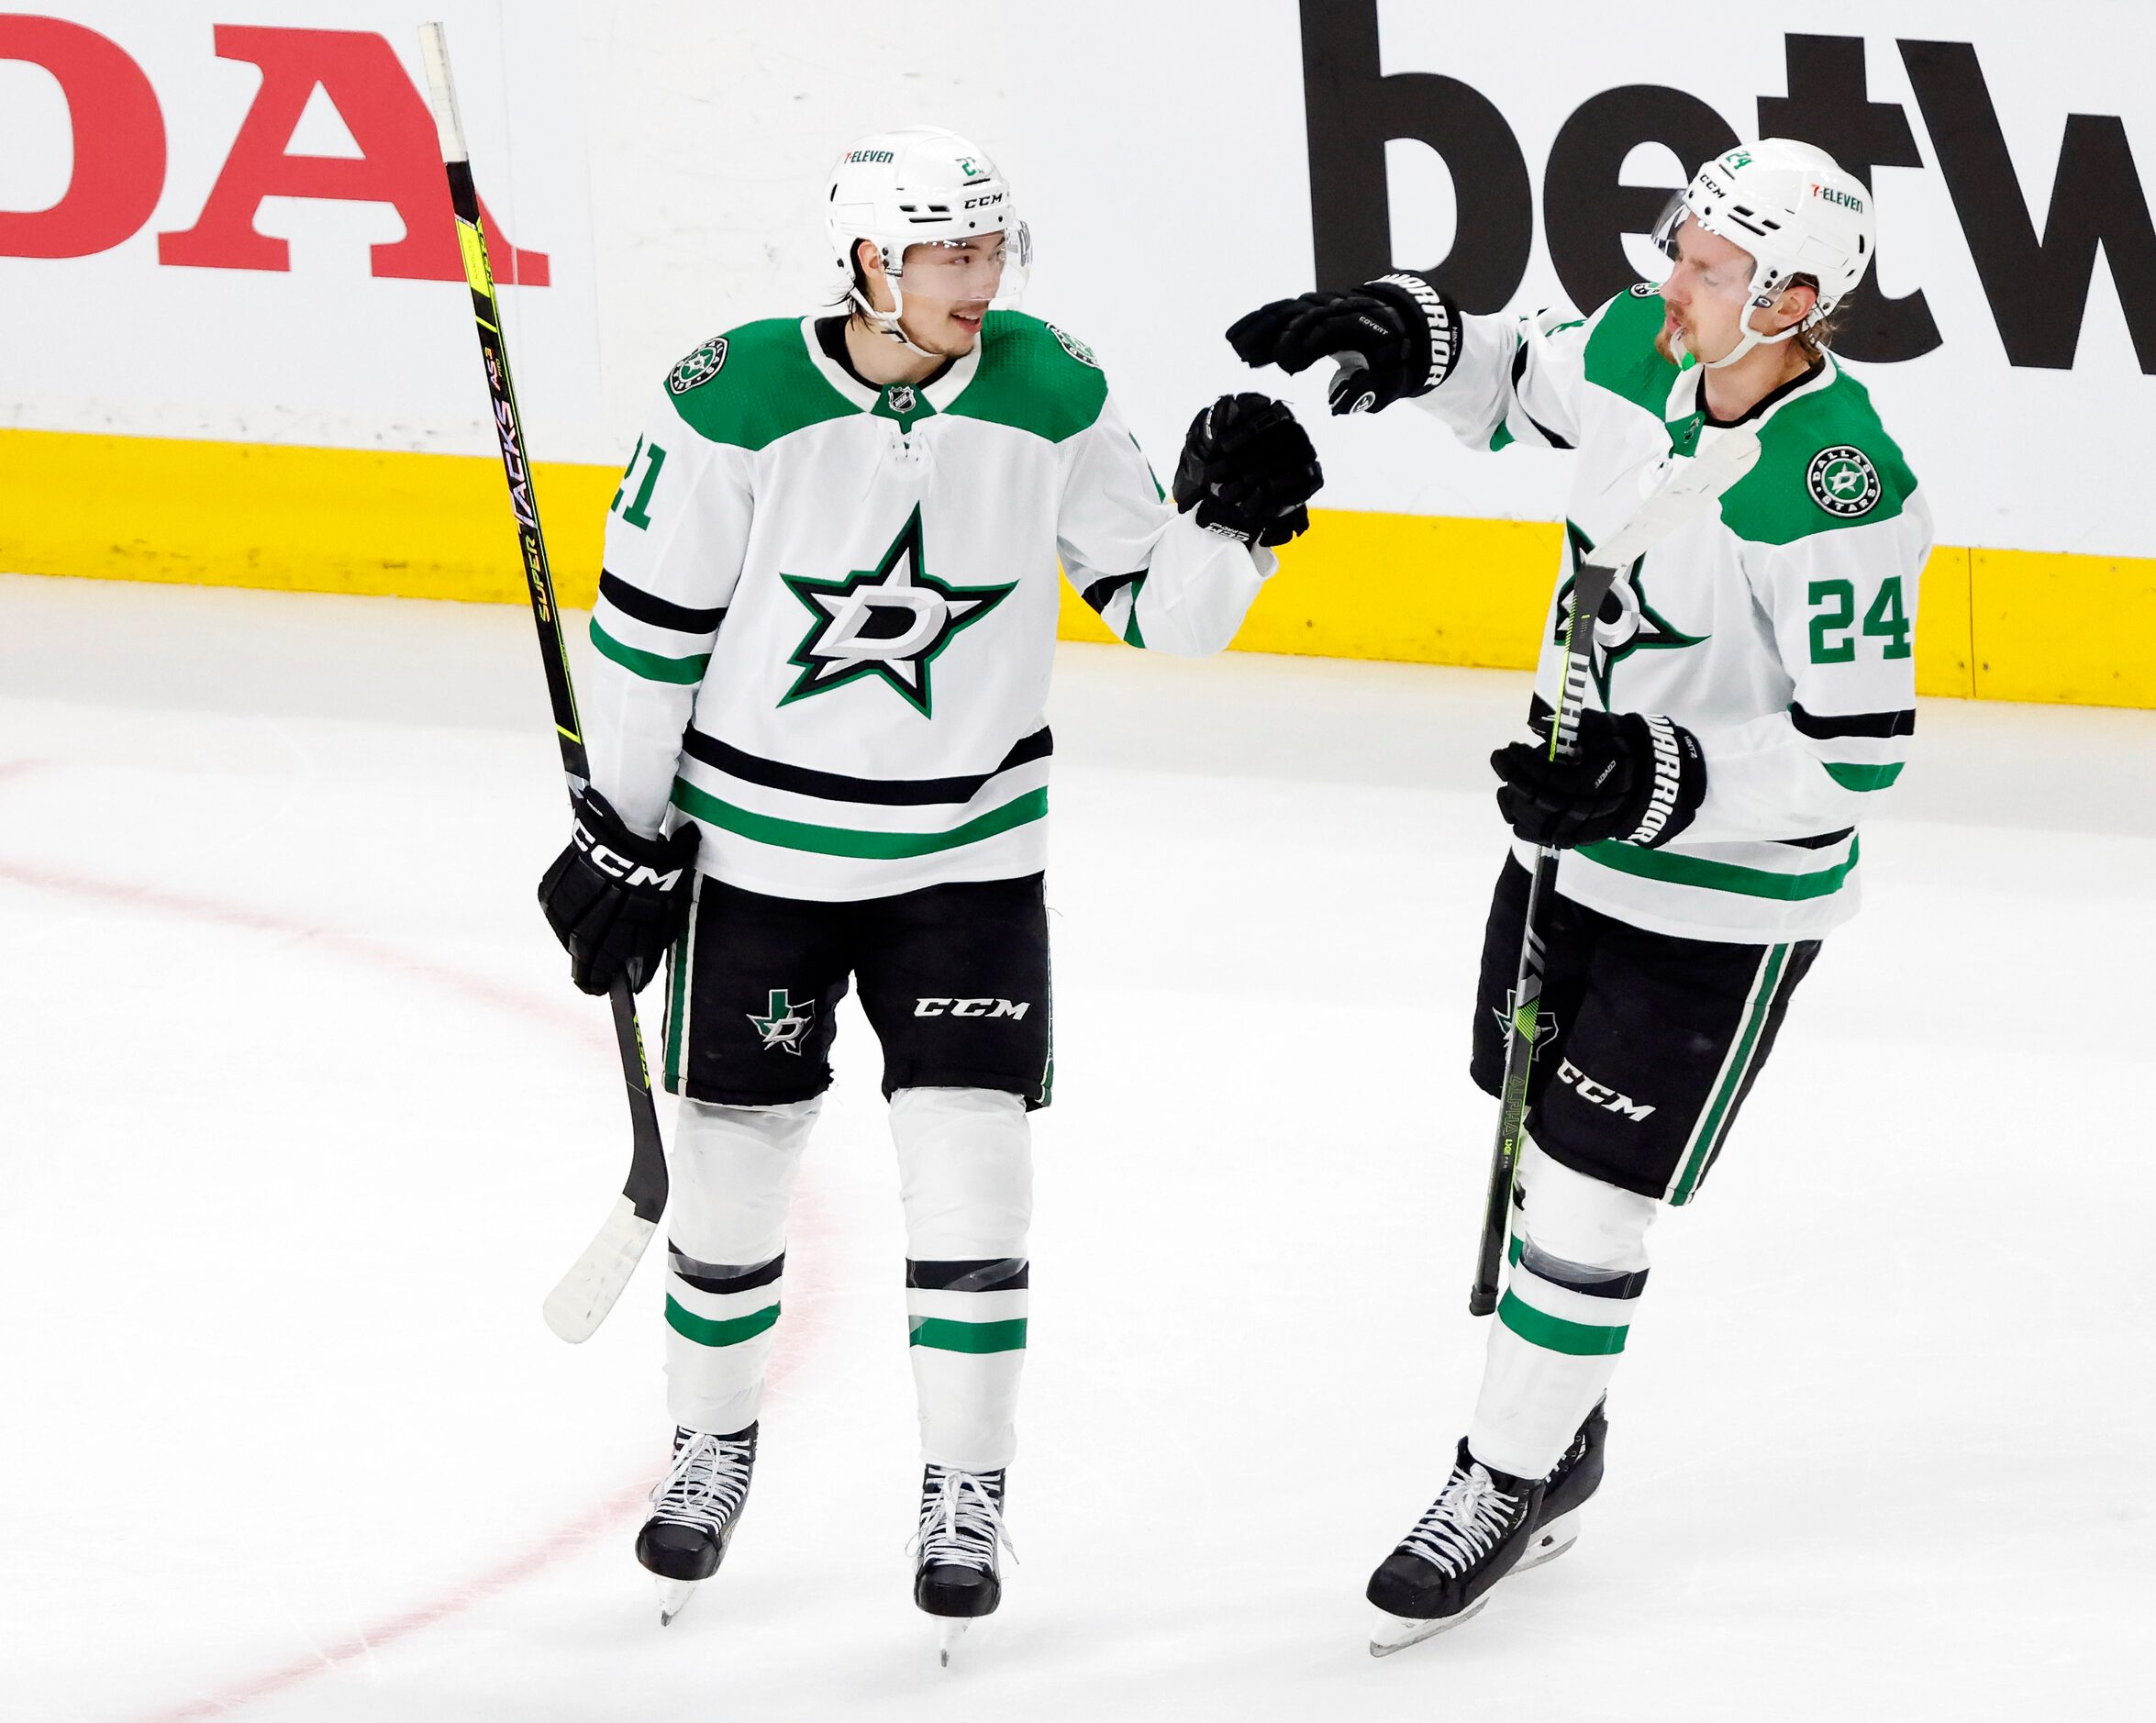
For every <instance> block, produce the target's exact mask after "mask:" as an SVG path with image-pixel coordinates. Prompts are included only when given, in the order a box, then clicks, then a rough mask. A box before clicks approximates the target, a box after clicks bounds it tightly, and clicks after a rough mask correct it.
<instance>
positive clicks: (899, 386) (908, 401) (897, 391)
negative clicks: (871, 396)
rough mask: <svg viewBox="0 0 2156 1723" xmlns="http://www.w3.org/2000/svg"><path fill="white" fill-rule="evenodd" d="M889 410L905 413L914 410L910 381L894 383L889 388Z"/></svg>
mask: <svg viewBox="0 0 2156 1723" xmlns="http://www.w3.org/2000/svg"><path fill="white" fill-rule="evenodd" d="M889 393H890V401H891V410H892V411H893V412H894V413H899V414H906V413H910V412H912V411H913V410H914V405H915V397H914V392H913V385H912V384H910V383H895V384H892V385H891V388H890V392H889Z"/></svg>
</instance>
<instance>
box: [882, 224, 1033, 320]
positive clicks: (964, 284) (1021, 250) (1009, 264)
mask: <svg viewBox="0 0 2156 1723" xmlns="http://www.w3.org/2000/svg"><path fill="white" fill-rule="evenodd" d="M1032 264H1033V236H1032V234H1031V232H1030V230H1029V229H1028V228H1027V226H1026V224H1025V223H1024V222H1020V223H1019V224H1018V225H1017V227H1016V228H1008V229H1006V230H1004V231H1002V232H998V233H984V234H982V235H980V236H979V237H978V238H972V239H930V240H924V241H921V242H918V243H917V244H914V245H909V246H907V247H906V257H905V260H904V268H903V270H902V272H901V273H900V275H899V282H900V283H901V285H902V286H903V287H904V289H905V291H906V294H907V295H909V296H910V295H919V296H920V297H921V298H923V299H932V300H936V301H939V302H940V303H943V304H946V305H957V304H962V303H964V302H966V301H969V300H979V301H993V300H1002V301H1006V302H1014V303H1015V302H1016V300H1017V298H1018V297H1019V295H1022V294H1023V293H1024V292H1025V290H1026V280H1027V276H1028V273H1029V272H1031V269H1032Z"/></svg>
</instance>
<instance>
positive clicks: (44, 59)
mask: <svg viewBox="0 0 2156 1723" xmlns="http://www.w3.org/2000/svg"><path fill="white" fill-rule="evenodd" d="M0 60H27V61H29V62H30V63H31V64H32V65H34V66H42V67H44V68H45V70H46V71H48V72H50V73H51V74H52V75H53V76H54V77H55V78H57V79H59V80H60V88H61V94H63V95H65V96H66V97H67V115H68V123H69V126H70V127H71V128H72V130H73V132H74V150H75V167H74V176H73V177H72V179H70V180H69V181H68V183H67V191H66V193H65V195H62V196H61V200H60V201H59V202H58V203H57V204H55V205H53V206H52V207H51V208H50V209H37V210H21V209H8V210H0V255H4V256H7V257H88V256H90V255H91V254H92V253H93V252H96V251H109V250H112V248H113V247H114V246H116V245H117V244H119V243H120V242H121V241H122V240H123V239H130V238H132V237H133V236H134V234H135V232H136V231H137V229H139V228H140V227H141V226H142V224H143V223H144V222H146V221H148V220H149V219H150V211H151V210H153V209H155V208H156V207H157V200H158V195H159V194H160V193H161V192H162V191H163V190H164V183H165V123H164V116H163V115H161V113H159V112H158V108H157V93H156V92H155V91H154V90H152V89H151V88H150V80H149V79H148V78H146V77H144V76H143V75H142V68H141V67H139V66H138V65H137V64H136V63H135V62H134V61H132V60H130V59H128V54H127V50H125V49H123V48H121V47H120V45H119V44H118V43H117V42H115V41H112V40H110V39H107V38H106V37H103V36H100V35H98V33H97V32H96V31H95V30H89V29H84V28H83V27H82V26H81V25H80V24H69V23H66V22H64V21H63V20H61V19H60V18H35V17H24V16H22V15H21V14H18V13H9V14H5V15H0Z"/></svg>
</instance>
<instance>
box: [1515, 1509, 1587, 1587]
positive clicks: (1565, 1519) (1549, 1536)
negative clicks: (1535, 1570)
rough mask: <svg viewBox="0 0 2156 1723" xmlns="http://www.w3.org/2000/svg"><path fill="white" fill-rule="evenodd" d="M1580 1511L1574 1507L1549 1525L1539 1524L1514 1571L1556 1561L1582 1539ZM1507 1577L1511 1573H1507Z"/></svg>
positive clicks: (1524, 1571) (1519, 1571)
mask: <svg viewBox="0 0 2156 1723" xmlns="http://www.w3.org/2000/svg"><path fill="white" fill-rule="evenodd" d="M1580 1512H1581V1510H1580V1509H1579V1508H1576V1507H1575V1508H1573V1511H1572V1512H1571V1513H1569V1514H1560V1515H1559V1516H1558V1517H1556V1518H1555V1519H1553V1520H1551V1521H1550V1523H1549V1524H1548V1525H1547V1526H1537V1527H1536V1528H1535V1535H1534V1536H1533V1537H1532V1538H1530V1539H1528V1547H1527V1549H1526V1551H1524V1552H1523V1553H1522V1554H1521V1556H1520V1558H1519V1560H1518V1561H1517V1562H1514V1563H1513V1564H1512V1573H1526V1572H1527V1571H1528V1569H1529V1568H1531V1567H1540V1566H1541V1565H1542V1563H1543V1562H1554V1561H1556V1560H1557V1558H1558V1557H1559V1556H1561V1555H1562V1554H1563V1553H1564V1552H1565V1551H1567V1550H1569V1549H1571V1548H1572V1547H1573V1545H1574V1544H1575V1543H1577V1542H1579V1540H1580ZM1511 1577H1512V1574H1511V1573H1507V1574H1506V1578H1507V1579H1510V1578H1511Z"/></svg>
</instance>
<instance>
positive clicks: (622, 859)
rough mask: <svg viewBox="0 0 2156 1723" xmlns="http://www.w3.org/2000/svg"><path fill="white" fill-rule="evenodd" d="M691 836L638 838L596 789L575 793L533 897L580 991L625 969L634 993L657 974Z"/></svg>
mask: <svg viewBox="0 0 2156 1723" xmlns="http://www.w3.org/2000/svg"><path fill="white" fill-rule="evenodd" d="M697 838H698V833H697V830H696V828H695V827H694V826H683V827H682V828H680V829H679V830H677V831H674V832H673V833H672V834H671V835H669V836H667V837H664V838H642V837H639V836H638V835H637V834H636V833H635V832H633V831H631V830H630V829H629V828H628V826H627V825H625V824H624V823H623V821H622V817H621V816H620V815H619V814H617V813H616V812H615V811H614V809H613V808H612V807H611V806H608V804H607V801H606V797H605V796H603V795H600V794H599V793H598V791H596V790H593V789H587V790H585V791H584V793H583V795H580V796H578V797H577V798H576V825H575V828H574V834H573V836H572V839H571V840H570V844H569V847H568V848H567V849H566V850H562V851H561V854H560V855H558V856H556V857H555V858H554V865H553V866H552V867H550V868H549V869H548V870H547V872H546V877H545V878H543V879H541V880H540V881H539V906H540V907H541V908H542V909H544V910H545V911H546V912H547V922H548V925H549V926H550V927H551V928H553V929H554V937H555V938H556V939H560V940H561V944H562V946H563V947H564V949H566V950H567V951H568V952H569V974H570V979H572V981H574V982H575V983H576V984H577V985H578V986H579V987H581V988H582V989H583V991H584V992H586V993H606V992H609V991H611V990H612V988H613V986H614V984H615V982H616V980H617V978H619V977H621V976H623V975H627V976H628V985H629V991H630V992H631V993H636V992H639V991H641V989H642V988H643V985H644V984H645V983H646V982H648V981H650V979H651V977H652V975H653V974H655V973H657V971H658V968H659V960H660V959H661V957H663V956H664V955H665V954H666V948H667V947H668V946H669V945H671V944H672V943H673V939H674V936H675V935H676V934H678V933H679V932H680V931H681V925H682V917H683V915H684V914H685V913H686V912H687V909H688V906H689V882H690V874H691V871H692V869H693V867H694V865H695V860H696V842H697Z"/></svg>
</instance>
